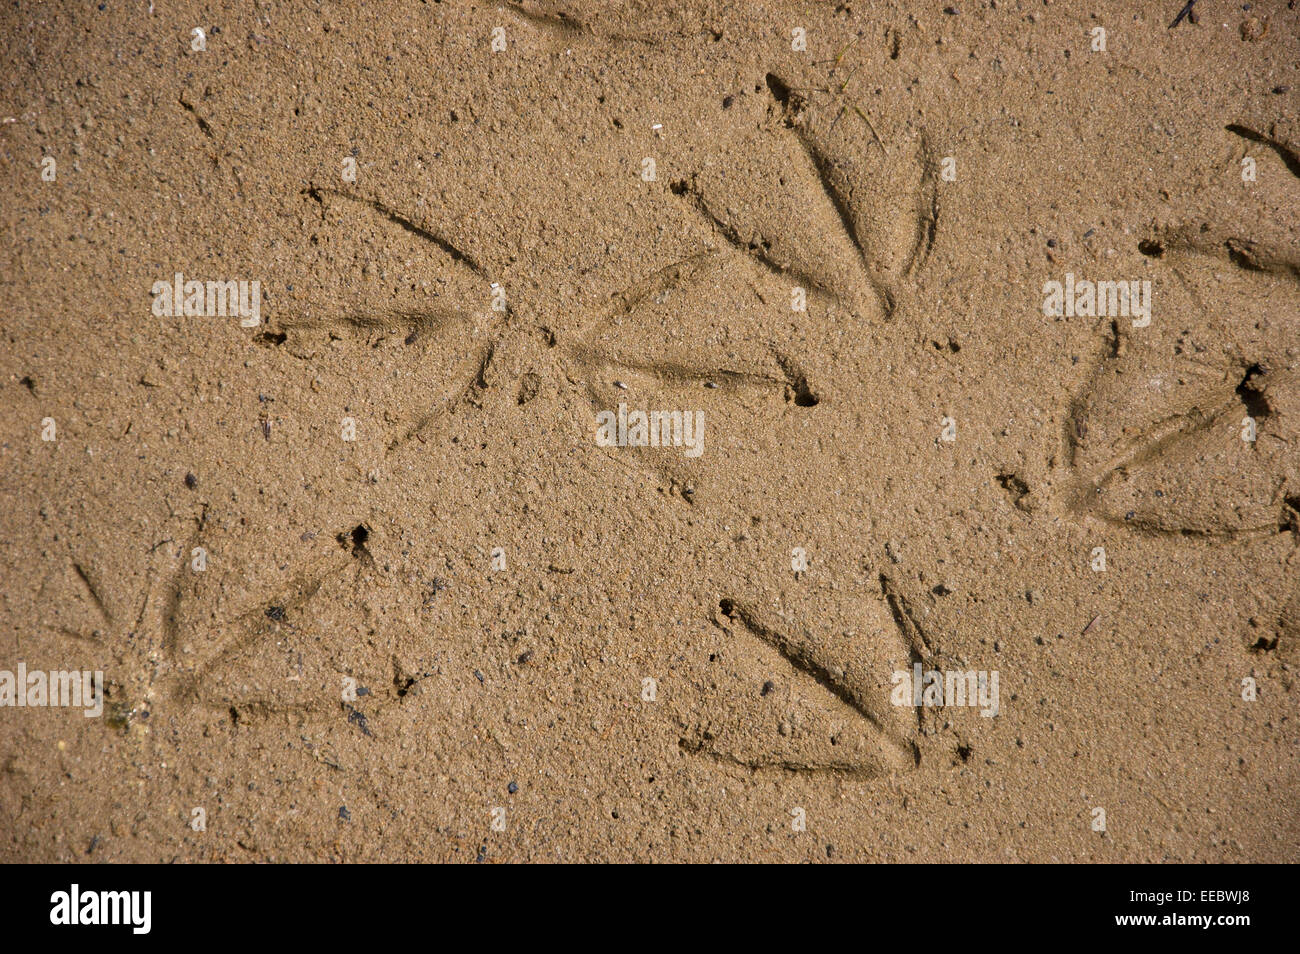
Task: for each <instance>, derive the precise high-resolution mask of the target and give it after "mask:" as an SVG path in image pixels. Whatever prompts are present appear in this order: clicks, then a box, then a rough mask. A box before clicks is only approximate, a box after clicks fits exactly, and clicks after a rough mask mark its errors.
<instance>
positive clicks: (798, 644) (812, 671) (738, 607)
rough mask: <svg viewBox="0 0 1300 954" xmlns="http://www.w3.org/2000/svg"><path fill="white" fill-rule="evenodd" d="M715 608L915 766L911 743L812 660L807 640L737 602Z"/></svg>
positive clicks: (917, 758) (724, 602)
mask: <svg viewBox="0 0 1300 954" xmlns="http://www.w3.org/2000/svg"><path fill="white" fill-rule="evenodd" d="M719 609H720V611H721V614H722V616H723V617H724V618H726V619H728V620H732V621H735V622H738V623H740V624H741V625H742V626H744V627H745V629H747V630H748V631H749V632H750V633H751V634H752V635H754V636H756V637H757V638H758V639H761V640H762V641H763V642H765V643H767V644H768V645H769V646H771V647H772V648H773V649H775V650H776V651H777V652H779V653H780V654H781V655H782V656H784V657H785V659H786V661H787V662H788V663H790V665H791V666H793V667H794V668H795V669H797V670H799V671H800V672H802V673H804V674H806V675H808V676H811V677H812V679H813V681H815V682H816V683H817V684H818V685H820V686H821V687H822V688H823V689H825V690H826V691H827V692H829V693H830V694H831V695H833V696H835V698H837V699H839V700H840V701H841V702H843V703H844V704H845V705H846V706H848V707H849V708H850V709H852V710H853V711H855V712H856V713H858V715H860V716H862V717H863V718H864V719H866V720H867V721H868V722H870V723H871V724H872V725H873V726H874V727H875V728H876V730H877V731H878V732H879V733H880V734H881V735H882V736H884V737H885V738H887V739H889V740H890V741H892V742H893V743H894V744H896V745H899V746H902V747H905V748H909V749H910V751H911V753H912V756H913V758H914V760H915V761H916V762H918V763H919V761H920V752H919V750H918V749H917V748H916V746H915V744H914V743H911V742H907V741H904V740H902V739H898V738H896V737H895V733H894V731H893V729H892V728H891V727H890V726H888V725H887V724H886V722H885V720H884V719H883V718H882V717H881V715H880V713H879V712H878V711H877V710H876V709H875V708H873V707H872V706H871V705H870V704H869V702H868V701H867V700H866V699H864V698H862V697H861V696H860V695H859V694H858V693H857V692H855V691H854V690H853V689H852V688H851V687H849V686H847V685H845V684H844V683H843V682H842V681H841V680H840V679H839V678H837V677H836V676H835V675H834V674H832V673H831V671H830V669H829V668H828V667H827V666H825V665H823V664H822V663H821V662H820V661H819V660H817V659H816V657H815V656H814V654H813V652H812V651H811V650H810V649H809V648H808V645H807V643H808V640H806V639H800V640H795V639H792V638H791V637H790V636H789V635H787V634H786V633H784V632H782V631H781V630H780V629H778V628H777V627H775V626H773V625H771V624H770V623H768V622H766V621H764V620H762V619H760V618H759V617H758V615H757V614H756V613H755V611H754V610H753V608H752V607H749V606H746V605H744V604H742V603H739V602H737V601H736V600H734V599H730V598H724V599H723V600H722V601H721V602H720V603H719Z"/></svg>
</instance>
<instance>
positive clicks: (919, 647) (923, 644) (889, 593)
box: [880, 573, 935, 664]
mask: <svg viewBox="0 0 1300 954" xmlns="http://www.w3.org/2000/svg"><path fill="white" fill-rule="evenodd" d="M880 591H881V592H882V593H884V595H885V602H886V603H887V604H888V605H889V612H890V613H891V614H892V615H893V617H894V624H895V625H896V626H897V627H898V630H899V632H901V633H902V634H903V640H904V641H905V642H906V643H907V645H908V648H909V649H911V651H912V656H913V659H914V660H919V661H921V662H924V663H927V664H928V663H929V662H930V660H932V659H934V657H935V652H934V649H933V648H932V647H931V645H930V640H929V637H927V636H926V634H925V630H924V629H922V628H921V624H920V623H918V622H917V621H916V616H915V615H913V613H912V607H911V606H910V605H909V604H908V602H907V598H906V597H905V596H903V595H902V593H900V592H899V591H898V590H897V588H895V586H894V582H893V580H891V579H890V578H889V577H888V576H886V575H885V574H884V573H882V574H880Z"/></svg>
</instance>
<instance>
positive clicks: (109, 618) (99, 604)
mask: <svg viewBox="0 0 1300 954" xmlns="http://www.w3.org/2000/svg"><path fill="white" fill-rule="evenodd" d="M72 568H73V569H74V570H76V571H77V578H78V579H79V580H81V582H82V584H83V585H84V586H85V587H86V592H87V593H88V594H89V595H90V599H91V601H92V602H93V603H94V604H95V609H97V610H99V615H100V616H102V617H104V621H105V622H107V623H109V624H110V625H111V624H112V622H113V614H112V613H110V612H109V611H108V607H107V606H106V605H105V604H104V601H103V599H101V598H100V595H99V589H98V588H97V587H96V586H95V584H94V583H92V582H90V576H89V575H88V574H87V573H86V571H85V570H84V569H83V568H82V566H81V564H80V563H78V562H76V561H75V560H74V561H73V563H72Z"/></svg>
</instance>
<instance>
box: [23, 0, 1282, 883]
mask: <svg viewBox="0 0 1300 954" xmlns="http://www.w3.org/2000/svg"><path fill="white" fill-rule="evenodd" d="M356 6H359V5H353V4H345V3H328V4H326V3H311V4H294V3H269V2H259V3H250V4H229V5H226V4H218V3H207V4H186V3H170V2H166V0H157V2H155V3H154V4H153V5H152V7H151V5H150V4H149V3H147V2H144V0H136V2H132V3H121V2H106V3H103V4H97V3H87V4H36V3H28V2H19V3H14V4H9V5H6V7H5V9H4V12H3V14H0V32H2V39H0V42H3V46H4V62H5V64H6V66H7V67H8V68H7V69H6V70H5V71H4V76H3V79H0V86H2V88H3V92H2V94H0V100H2V101H0V122H2V124H0V164H2V167H3V175H4V179H3V182H4V188H5V192H6V195H5V197H4V200H3V203H2V204H0V209H2V210H3V211H2V213H0V216H2V221H3V229H4V268H3V279H2V281H0V330H2V331H3V345H2V347H0V439H2V441H3V446H2V449H0V491H2V496H0V574H2V575H3V587H2V588H0V670H6V671H10V672H13V673H16V672H17V670H18V666H19V664H20V663H21V664H22V665H23V666H25V667H26V669H27V670H29V671H30V670H43V671H48V670H87V671H100V672H102V673H103V679H104V698H103V713H102V715H100V716H99V717H98V718H86V717H85V716H84V714H83V713H82V712H80V711H77V710H76V709H75V708H72V707H58V708H56V707H43V708H42V707H34V706H25V707H21V708H20V707H17V706H16V704H15V705H13V706H12V707H5V708H3V709H0V859H4V860H7V861H35V860H42V861H91V862H95V861H170V860H177V861H193V862H206V861H307V860H318V861H324V860H330V861H372V860H385V859H386V860H409V861H466V862H472V861H484V862H497V861H570V862H572V861H615V860H638V861H714V860H721V861H827V860H830V861H1038V862H1041V861H1088V862H1117V861H1142V862H1159V861H1173V860H1177V861H1233V862H1244V861H1265V860H1271V861H1294V860H1296V859H1297V857H1300V818H1298V813H1297V789H1298V788H1300V776H1298V774H1297V751H1298V750H1297V743H1298V742H1300V726H1298V725H1297V718H1296V715H1297V709H1296V686H1295V667H1296V665H1297V659H1298V658H1300V654H1298V651H1297V646H1298V645H1300V555H1298V553H1300V551H1298V547H1300V513H1298V511H1300V285H1298V284H1297V283H1298V282H1300V201H1298V200H1300V10H1297V9H1295V7H1296V4H1295V3H1294V2H1292V3H1287V2H1273V3H1255V4H1240V3H1215V2H1206V0H1202V2H1199V3H1197V4H1196V5H1195V7H1194V12H1195V13H1196V14H1197V16H1196V17H1195V20H1196V22H1192V20H1191V19H1184V20H1183V22H1181V23H1180V24H1178V25H1177V26H1176V27H1174V28H1172V29H1171V28H1170V26H1169V24H1170V22H1171V21H1172V20H1173V19H1174V17H1175V15H1176V14H1177V13H1178V12H1179V7H1180V6H1181V4H1180V3H1178V2H1177V0H1171V2H1160V3H1154V2H1152V3H1141V4H1136V5H1135V4H1129V3H1117V2H1097V3H1093V4H1086V5H1083V6H1080V5H1079V4H1074V3H1060V2H1056V3H1051V2H1032V3H1031V2H1023V3H1018V2H1014V0H998V2H996V3H995V2H991V0H990V2H984V3H972V2H968V0H958V2H955V3H953V4H951V5H948V6H945V5H944V4H942V3H939V2H935V3H927V4H923V5H913V6H911V7H910V8H909V7H907V6H903V5H899V4H890V3H886V2H880V0H877V2H865V0H864V2H857V0H855V2H851V3H847V2H846V3H839V4H835V3H788V4H787V3H778V2H766V3H752V4H751V3H744V4H742V3H720V2H695V3H690V4H674V3H643V2H636V3H632V2H618V3H612V4H597V3H593V2H574V3H529V4H527V5H526V6H523V7H519V6H514V5H504V4H503V5H493V4H482V3H478V4H475V3H465V2H452V0H448V2H443V3H436V2H435V3H410V4H396V3H394V4H388V5H367V7H366V9H365V10H364V11H361V10H358V9H356ZM1133 7H1137V8H1138V12H1134V10H1133ZM195 28H199V29H201V30H202V36H201V37H200V36H199V35H197V34H195V33H194V32H193V31H194V30H195ZM1097 28H1101V30H1102V31H1103V32H1104V36H1103V33H1098V32H1096V31H1097ZM199 46H202V47H203V48H202V49H197V48H196V47H199ZM1103 47H1104V48H1103ZM47 157H48V158H47ZM51 159H52V160H53V164H51V163H50V162H49V161H48V160H51ZM176 273H181V274H182V276H183V279H182V281H190V280H197V281H200V282H227V281H230V282H245V283H250V284H248V285H247V286H246V288H249V289H251V287H252V286H251V283H252V282H254V281H256V282H258V283H259V285H258V289H259V292H260V299H259V301H260V306H259V308H258V309H257V314H256V315H255V317H256V318H257V323H256V324H255V325H253V324H252V323H251V320H248V319H247V318H246V320H243V321H241V318H240V317H239V316H238V315H236V314H226V315H221V314H211V313H207V311H208V304H209V303H208V300H207V298H206V297H204V296H199V298H197V299H195V301H194V303H193V304H194V306H195V307H194V308H193V309H192V310H197V311H201V312H205V313H203V314H193V313H189V314H187V313H186V309H185V308H184V307H183V306H181V307H178V309H176V310H175V311H173V312H172V313H171V314H168V311H169V309H168V308H167V307H166V305H167V302H166V301H164V300H163V299H164V298H170V297H171V296H170V294H167V295H164V294H163V293H162V292H160V291H158V290H157V289H158V288H159V286H160V285H161V287H163V288H170V286H171V285H172V283H173V281H174V276H175V275H176ZM1067 276H1069V277H1068V278H1067ZM1052 282H1057V283H1060V287H1061V292H1060V296H1061V298H1062V299H1064V298H1065V297H1068V298H1069V302H1068V305H1069V307H1068V308H1067V307H1065V305H1064V302H1062V307H1061V308H1059V309H1055V308H1054V307H1053V305H1052V302H1051V301H1050V299H1051V297H1052V294H1053V292H1052V288H1053V286H1052V285H1051V284H1050V283H1052ZM1081 282H1082V283H1089V282H1124V283H1129V282H1133V283H1135V284H1134V285H1132V286H1129V285H1127V284H1126V286H1125V287H1126V288H1131V290H1132V291H1133V292H1134V296H1133V298H1132V300H1131V301H1130V302H1127V303H1121V302H1119V300H1118V299H1117V298H1116V299H1107V298H1106V293H1103V294H1102V296H1101V298H1100V300H1099V301H1094V302H1092V303H1091V304H1090V303H1089V302H1087V301H1085V300H1084V299H1083V298H1081V297H1079V295H1080V294H1081V292H1080V289H1081V288H1084V287H1086V285H1081V284H1079V283H1081ZM1144 283H1149V284H1147V285H1144ZM1144 287H1145V288H1146V289H1147V290H1148V291H1149V298H1147V299H1146V304H1147V305H1149V312H1144V311H1143V306H1142V305H1141V302H1142V294H1143V292H1142V289H1143V288H1144ZM796 289H800V290H802V292H800V291H797V290H796ZM186 294H188V293H187V292H186ZM250 294H251V292H250ZM250 304H251V301H250ZM1122 304H1127V305H1130V306H1131V308H1129V309H1124V308H1121V305H1122ZM800 305H802V306H803V307H802V309H800V307H799V306H800ZM250 310H251V309H250ZM1057 312H1059V313H1057ZM1144 314H1145V315H1146V316H1147V317H1143V316H1144ZM1148 318H1149V320H1148ZM620 403H622V404H625V405H626V406H627V409H628V411H627V412H628V413H629V414H630V413H632V412H635V411H637V410H642V411H649V410H666V411H679V412H690V413H691V414H692V415H694V419H695V421H696V422H697V428H698V429H697V433H696V435H695V436H696V437H697V438H699V439H698V440H697V441H696V444H695V445H694V447H693V448H692V447H691V446H687V444H686V443H685V441H686V437H685V436H683V442H682V443H681V444H680V446H678V445H673V446H660V447H637V446H621V445H618V444H616V445H615V446H606V445H607V444H608V443H609V442H608V441H604V440H600V439H598V438H600V436H601V435H600V430H599V425H600V422H601V420H602V418H600V417H598V415H599V414H600V413H601V412H602V411H614V412H617V409H618V406H619V404H620ZM700 421H702V422H703V423H702V424H700V423H698V422H700ZM628 443H632V444H634V443H635V430H633V431H632V436H631V437H630V438H629V441H628ZM670 443H671V442H670ZM1103 551H1104V552H1103ZM918 665H919V666H920V667H921V670H922V672H923V673H925V672H929V671H937V672H940V673H947V672H974V673H985V674H988V676H987V678H988V679H992V678H993V674H996V678H997V687H998V698H997V711H996V714H993V713H992V711H991V707H990V706H988V705H985V706H983V707H981V706H978V705H969V704H966V705H959V704H957V701H958V700H954V698H953V697H952V696H951V695H949V696H948V698H947V699H945V700H944V704H943V705H937V704H936V705H926V704H923V705H921V706H919V707H918V706H916V705H914V703H915V701H916V699H915V698H913V697H912V694H911V690H910V688H906V689H905V690H904V696H905V698H904V699H903V701H902V704H896V703H898V702H899V700H898V699H897V698H895V690H894V679H895V677H894V675H893V674H894V673H905V674H907V678H908V679H909V680H910V679H911V673H912V672H913V667H914V666H918ZM13 679H14V680H16V676H14V677H13ZM907 685H908V686H909V687H910V682H909V683H908V684H907ZM985 687H986V689H988V688H991V684H990V683H989V682H987V681H986V683H985ZM10 689H11V691H10V696H9V698H10V701H11V702H12V701H16V698H17V695H16V693H17V686H16V682H11V687H10ZM0 701H4V676H3V674H0ZM922 701H923V702H924V701H925V699H924V698H923V699H922ZM932 701H937V700H932ZM966 701H967V702H968V703H969V702H970V701H973V700H966ZM986 712H987V713H988V714H987V715H986V714H985V713H986Z"/></svg>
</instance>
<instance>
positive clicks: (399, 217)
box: [303, 186, 509, 310]
mask: <svg viewBox="0 0 1300 954" xmlns="http://www.w3.org/2000/svg"><path fill="white" fill-rule="evenodd" d="M303 194H304V195H307V196H310V197H311V198H313V199H315V200H316V201H317V202H319V203H321V204H322V205H323V204H324V200H323V198H322V197H323V196H326V195H332V196H337V197H338V198H340V199H345V200H347V201H348V202H355V203H357V204H358V205H365V206H369V207H370V208H372V209H374V210H375V211H376V212H378V213H379V214H380V215H382V216H383V217H384V218H386V219H388V221H390V222H392V223H394V224H395V225H399V226H401V227H402V228H404V229H405V230H406V231H408V232H410V233H411V234H412V235H416V236H419V237H420V238H422V239H424V240H425V241H427V242H432V243H433V244H434V245H436V246H438V248H440V249H442V250H443V251H444V252H446V253H447V254H448V255H449V256H451V258H452V260H453V261H455V262H458V263H459V264H462V265H465V266H467V267H468V268H470V269H471V270H473V272H474V273H475V274H476V275H478V276H480V277H481V278H483V279H484V280H489V281H490V279H488V276H487V274H486V273H485V272H484V271H483V269H482V268H481V267H480V266H479V264H478V262H476V261H474V259H473V258H472V257H471V256H470V255H469V254H468V253H466V252H463V251H461V250H460V249H458V248H457V247H456V246H455V245H453V244H452V243H451V242H449V241H447V240H446V239H445V238H443V237H442V236H441V235H439V234H438V233H436V232H433V231H430V230H429V229H427V228H425V227H424V226H423V225H420V224H418V223H416V222H415V221H413V220H412V219H409V218H407V217H406V216H405V215H403V214H402V213H401V212H398V211H397V210H395V209H391V208H389V207H388V206H386V205H384V203H382V202H380V201H379V200H378V199H363V198H361V197H359V196H355V195H352V194H351V193H348V192H343V191H341V190H339V189H330V188H326V187H323V186H311V187H309V188H307V189H305V190H303ZM508 309H509V305H507V310H508Z"/></svg>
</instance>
